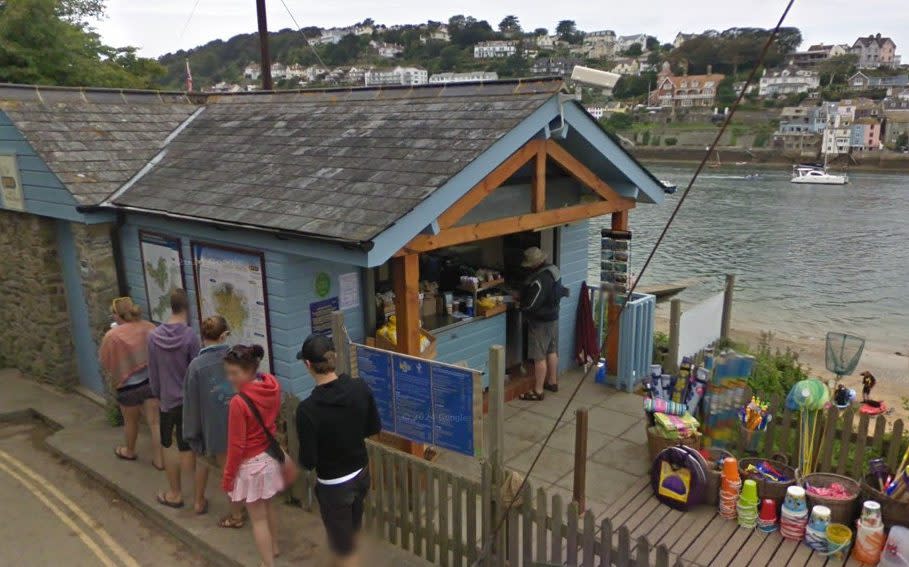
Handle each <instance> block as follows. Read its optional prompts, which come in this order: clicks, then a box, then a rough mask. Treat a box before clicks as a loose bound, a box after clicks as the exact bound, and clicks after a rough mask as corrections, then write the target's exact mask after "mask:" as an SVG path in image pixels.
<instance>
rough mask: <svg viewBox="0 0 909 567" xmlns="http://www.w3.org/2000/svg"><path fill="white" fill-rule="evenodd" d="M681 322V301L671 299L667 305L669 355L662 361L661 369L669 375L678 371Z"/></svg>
mask: <svg viewBox="0 0 909 567" xmlns="http://www.w3.org/2000/svg"><path fill="white" fill-rule="evenodd" d="M681 320H682V300H681V299H673V300H672V301H671V302H670V303H669V354H667V355H666V358H668V360H664V361H663V367H664V369H665V371H666V372H668V373H669V374H675V373H676V372H678V371H679V324H680V323H681Z"/></svg>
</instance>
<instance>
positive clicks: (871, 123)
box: [850, 118, 884, 152]
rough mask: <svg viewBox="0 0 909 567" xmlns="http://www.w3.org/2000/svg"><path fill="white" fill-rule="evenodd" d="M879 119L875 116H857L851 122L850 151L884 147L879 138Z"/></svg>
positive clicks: (874, 149)
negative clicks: (857, 117)
mask: <svg viewBox="0 0 909 567" xmlns="http://www.w3.org/2000/svg"><path fill="white" fill-rule="evenodd" d="M881 134H882V128H881V121H880V120H877V119H876V118H859V119H857V120H856V121H855V122H853V123H852V141H851V142H850V146H851V147H852V151H859V152H863V151H877V150H882V149H884V146H883V141H882V139H881Z"/></svg>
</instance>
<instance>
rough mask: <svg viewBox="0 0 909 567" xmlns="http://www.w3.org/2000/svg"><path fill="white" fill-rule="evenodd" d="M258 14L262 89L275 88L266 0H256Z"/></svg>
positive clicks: (269, 89)
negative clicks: (272, 74)
mask: <svg viewBox="0 0 909 567" xmlns="http://www.w3.org/2000/svg"><path fill="white" fill-rule="evenodd" d="M256 16H257V19H258V23H259V59H260V66H261V69H259V74H260V75H261V76H262V89H263V90H266V91H271V90H274V88H275V85H274V83H273V82H272V80H271V55H270V54H269V52H268V19H267V17H266V16H265V0H256Z"/></svg>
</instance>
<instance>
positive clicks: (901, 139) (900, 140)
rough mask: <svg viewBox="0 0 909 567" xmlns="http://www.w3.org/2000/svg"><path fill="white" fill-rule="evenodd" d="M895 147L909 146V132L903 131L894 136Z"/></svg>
mask: <svg viewBox="0 0 909 567" xmlns="http://www.w3.org/2000/svg"><path fill="white" fill-rule="evenodd" d="M896 147H897V149H903V148H906V147H909V134H907V133H906V132H903V133H902V134H900V135H899V136H897V137H896Z"/></svg>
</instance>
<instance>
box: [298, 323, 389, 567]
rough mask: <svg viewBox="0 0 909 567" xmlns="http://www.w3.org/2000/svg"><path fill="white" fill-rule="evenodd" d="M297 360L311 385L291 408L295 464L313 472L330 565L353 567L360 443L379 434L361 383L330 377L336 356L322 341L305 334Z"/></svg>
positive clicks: (365, 465) (364, 480)
mask: <svg viewBox="0 0 909 567" xmlns="http://www.w3.org/2000/svg"><path fill="white" fill-rule="evenodd" d="M297 358H298V359H300V360H302V361H303V363H304V364H306V368H307V370H309V373H310V374H311V375H312V377H313V379H315V381H316V387H315V388H314V389H313V391H312V392H311V393H310V395H309V397H308V398H306V399H305V400H303V401H302V402H300V405H299V406H297V414H296V422H297V433H298V435H299V439H300V465H301V466H302V467H303V468H305V469H308V470H312V469H315V470H316V477H317V481H318V483H317V484H316V498H318V500H319V511H320V512H321V514H322V522H323V523H324V524H325V531H326V532H327V534H328V543H329V546H330V547H331V549H332V552H333V553H334V554H335V556H336V560H337V561H336V564H337V565H339V566H343V567H352V566H356V565H358V564H359V563H358V559H357V556H356V536H357V533H358V532H359V531H360V527H361V525H362V521H363V502H364V500H365V499H366V494H367V492H368V491H369V457H368V456H367V453H366V443H365V439H366V438H367V437H369V436H371V435H376V434H377V433H379V431H380V430H381V429H382V424H381V421H380V420H379V411H378V409H377V408H376V402H375V399H374V398H373V395H372V391H371V390H370V389H369V386H368V385H367V384H366V383H365V382H363V381H362V380H354V379H353V378H351V377H350V376H348V375H347V374H341V375H338V374H336V373H335V361H336V359H337V356H336V354H335V349H334V346H333V345H332V342H331V339H329V338H328V337H325V336H322V335H310V336H309V338H307V339H306V341H305V342H304V343H303V348H301V349H300V352H299V353H298V354H297Z"/></svg>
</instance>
